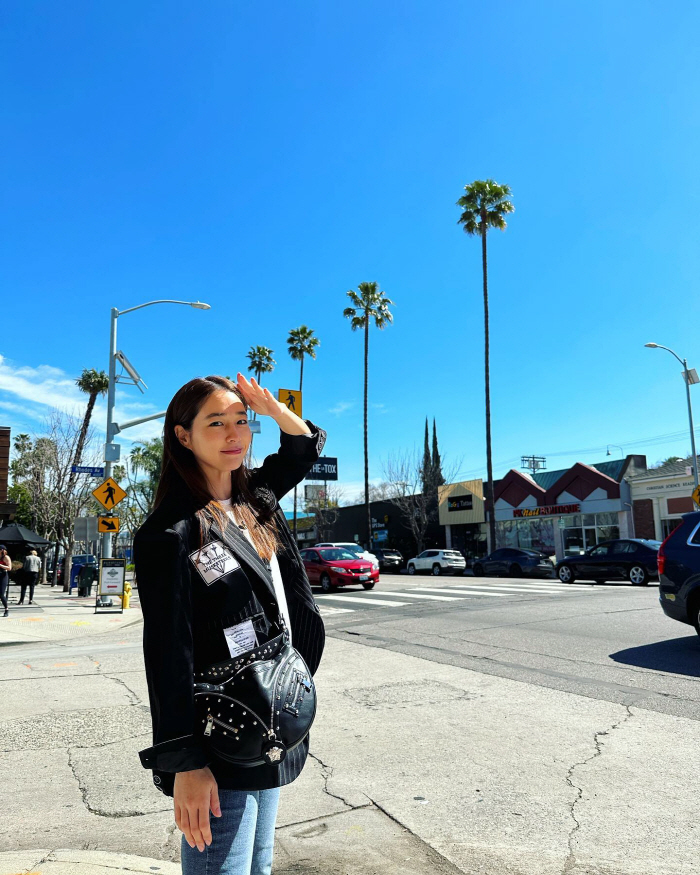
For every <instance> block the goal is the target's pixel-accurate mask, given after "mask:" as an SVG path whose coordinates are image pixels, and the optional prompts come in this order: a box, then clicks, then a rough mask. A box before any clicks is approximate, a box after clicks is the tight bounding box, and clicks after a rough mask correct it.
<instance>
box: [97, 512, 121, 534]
mask: <svg viewBox="0 0 700 875" xmlns="http://www.w3.org/2000/svg"><path fill="white" fill-rule="evenodd" d="M97 531H98V532H112V533H113V534H115V535H116V534H117V533H118V532H119V517H118V516H101V517H98V518H97Z"/></svg>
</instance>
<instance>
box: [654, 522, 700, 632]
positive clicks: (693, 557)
mask: <svg viewBox="0 0 700 875" xmlns="http://www.w3.org/2000/svg"><path fill="white" fill-rule="evenodd" d="M657 558H658V568H659V602H660V603H661V607H662V609H663V612H664V614H666V616H667V617H670V618H671V619H672V620H678V621H680V622H681V623H689V624H690V625H691V626H695V631H696V632H697V633H698V635H700V511H694V512H693V513H686V514H684V516H683V521H682V522H681V524H680V525H679V526H678V528H676V529H674V530H673V531H672V532H671V534H670V535H669V536H668V538H666V540H665V541H664V542H663V543H662V544H661V546H660V547H659V553H658V557H657Z"/></svg>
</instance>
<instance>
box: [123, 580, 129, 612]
mask: <svg viewBox="0 0 700 875" xmlns="http://www.w3.org/2000/svg"><path fill="white" fill-rule="evenodd" d="M130 599H131V584H130V583H129V581H128V580H127V581H126V583H125V584H124V595H123V596H122V609H123V610H126V609H127V608H128V607H129V600H130Z"/></svg>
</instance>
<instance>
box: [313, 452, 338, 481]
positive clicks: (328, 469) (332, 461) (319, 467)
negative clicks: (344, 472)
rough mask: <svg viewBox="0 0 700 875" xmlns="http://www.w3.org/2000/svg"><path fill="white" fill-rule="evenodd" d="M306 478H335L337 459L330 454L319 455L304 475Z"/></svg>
mask: <svg viewBox="0 0 700 875" xmlns="http://www.w3.org/2000/svg"><path fill="white" fill-rule="evenodd" d="M305 479H306V480H337V479H338V459H337V457H336V458H333V457H332V456H321V457H320V459H319V460H318V461H317V462H315V463H314V466H313V468H312V469H311V470H310V471H309V473H308V474H307V475H306V478H305Z"/></svg>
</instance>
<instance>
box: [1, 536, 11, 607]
mask: <svg viewBox="0 0 700 875" xmlns="http://www.w3.org/2000/svg"><path fill="white" fill-rule="evenodd" d="M11 568H12V560H11V559H10V556H9V554H8V552H7V547H6V546H5V545H4V544H0V599H1V600H2V603H3V606H4V608H5V613H4V614H3V617H7V615H8V614H9V613H10V612H9V610H8V609H7V591H8V589H9V586H10V569H11Z"/></svg>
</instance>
